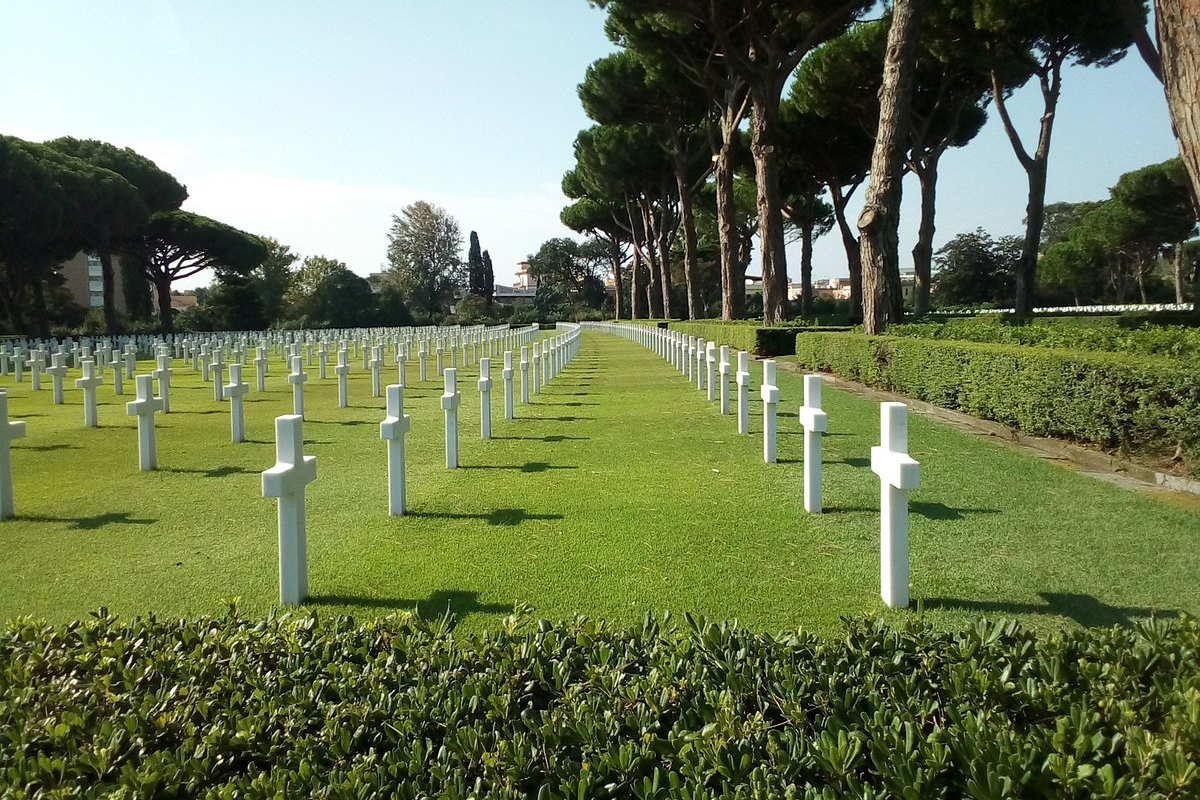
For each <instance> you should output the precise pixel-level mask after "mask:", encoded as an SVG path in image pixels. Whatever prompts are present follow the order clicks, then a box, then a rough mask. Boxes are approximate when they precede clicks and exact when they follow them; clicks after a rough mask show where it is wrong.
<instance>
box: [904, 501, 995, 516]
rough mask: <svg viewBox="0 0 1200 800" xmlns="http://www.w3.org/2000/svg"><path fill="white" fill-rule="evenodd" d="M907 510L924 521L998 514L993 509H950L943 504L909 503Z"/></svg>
mask: <svg viewBox="0 0 1200 800" xmlns="http://www.w3.org/2000/svg"><path fill="white" fill-rule="evenodd" d="M908 510H909V511H911V512H913V513H914V514H920V515H921V516H922V517H925V519H943V520H956V519H964V515H965V514H999V513H1000V511H999V510H998V509H995V508H951V507H950V506H948V505H946V504H945V503H925V502H909V504H908Z"/></svg>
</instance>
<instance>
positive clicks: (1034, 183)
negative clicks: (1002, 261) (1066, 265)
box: [973, 0, 1145, 314]
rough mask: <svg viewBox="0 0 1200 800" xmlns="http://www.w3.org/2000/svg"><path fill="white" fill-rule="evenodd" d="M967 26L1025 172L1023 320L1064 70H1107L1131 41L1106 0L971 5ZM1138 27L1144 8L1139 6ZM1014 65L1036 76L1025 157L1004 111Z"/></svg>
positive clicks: (1019, 282)
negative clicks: (1037, 104)
mask: <svg viewBox="0 0 1200 800" xmlns="http://www.w3.org/2000/svg"><path fill="white" fill-rule="evenodd" d="M973 3H974V4H973V12H974V22H975V27H976V30H977V33H978V35H979V36H980V37H981V39H982V41H983V48H982V52H983V53H984V54H985V55H986V56H987V57H988V62H989V70H990V75H991V80H992V100H993V102H994V103H995V106H996V113H997V115H998V116H999V117H1000V121H1001V123H1002V124H1003V125H1004V131H1005V133H1006V134H1007V135H1008V139H1009V142H1010V144H1011V145H1012V149H1013V153H1015V154H1016V157H1017V161H1019V162H1020V164H1021V167H1022V168H1023V169H1024V170H1025V173H1026V176H1027V179H1028V185H1029V200H1028V205H1027V207H1026V211H1025V238H1024V244H1023V246H1022V250H1021V264H1020V267H1019V269H1018V270H1017V279H1016V293H1015V297H1016V304H1015V305H1016V312H1017V313H1018V314H1028V313H1029V312H1030V311H1031V310H1032V308H1033V300H1034V293H1035V290H1036V280H1037V265H1038V248H1039V245H1040V243H1041V235H1042V224H1043V221H1044V218H1045V213H1044V212H1045V198H1046V176H1047V167H1048V164H1049V158H1050V140H1051V135H1052V133H1053V131H1054V121H1055V112H1056V110H1057V108H1058V100H1059V97H1060V96H1061V94H1062V77H1063V68H1064V67H1066V66H1069V65H1076V66H1083V67H1088V66H1095V67H1106V66H1110V65H1112V64H1115V63H1116V62H1117V61H1119V60H1120V59H1121V58H1122V57H1124V55H1125V51H1126V50H1127V49H1128V48H1129V46H1130V44H1131V43H1132V37H1131V36H1130V33H1129V30H1130V29H1129V26H1128V23H1127V21H1126V19H1125V17H1123V16H1122V12H1121V9H1120V7H1119V6H1118V4H1117V3H1115V2H1111V0H1104V1H1102V0H973ZM1138 8H1139V11H1140V14H1141V23H1140V24H1141V25H1143V26H1144V25H1145V3H1144V2H1141V3H1139V5H1138ZM1014 59H1023V60H1024V62H1025V68H1026V72H1027V74H1028V75H1029V76H1030V77H1035V78H1037V82H1038V87H1039V88H1040V90H1041V94H1042V104H1043V113H1042V114H1041V116H1040V119H1039V122H1038V130H1037V141H1036V144H1035V145H1034V148H1033V150H1032V151H1030V149H1029V148H1028V147H1027V146H1026V144H1025V143H1024V141H1023V140H1022V139H1021V135H1020V133H1019V132H1018V131H1017V128H1016V124H1015V123H1014V122H1013V120H1012V117H1011V116H1010V114H1009V113H1008V104H1007V100H1006V95H1007V91H1006V89H1005V76H1006V75H1007V74H1010V71H1011V65H1012V63H1013V60H1014Z"/></svg>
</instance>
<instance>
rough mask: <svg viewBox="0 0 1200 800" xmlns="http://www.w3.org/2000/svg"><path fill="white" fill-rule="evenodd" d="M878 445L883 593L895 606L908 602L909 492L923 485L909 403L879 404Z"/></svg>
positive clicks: (874, 460) (874, 453) (874, 463)
mask: <svg viewBox="0 0 1200 800" xmlns="http://www.w3.org/2000/svg"><path fill="white" fill-rule="evenodd" d="M879 428H880V434H879V441H880V444H879V446H878V447H872V448H871V471H872V472H874V473H875V474H876V475H878V476H879V487H880V532H879V533H880V539H879V592H880V596H882V597H883V602H884V603H886V604H887V605H888V606H890V607H892V608H897V607H899V608H904V607H906V606H907V605H908V492H909V490H911V489H916V488H917V486H919V485H920V479H921V471H920V470H921V467H920V464H918V463H917V462H916V461H914V460H913V459H912V458H911V457H910V456H909V455H908V406H906V405H904V404H903V403H880V404H879Z"/></svg>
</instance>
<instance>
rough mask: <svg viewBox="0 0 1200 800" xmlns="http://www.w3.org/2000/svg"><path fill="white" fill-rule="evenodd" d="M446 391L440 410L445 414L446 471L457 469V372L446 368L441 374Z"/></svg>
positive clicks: (458, 400) (460, 396)
mask: <svg viewBox="0 0 1200 800" xmlns="http://www.w3.org/2000/svg"><path fill="white" fill-rule="evenodd" d="M442 376H443V378H444V379H445V381H446V391H445V392H444V393H443V394H442V409H443V410H444V411H445V412H446V469H458V406H459V404H460V403H461V402H462V395H461V394H459V393H458V370H457V369H455V368H454V367H448V368H447V369H446V370H445V371H444V372H443V373H442Z"/></svg>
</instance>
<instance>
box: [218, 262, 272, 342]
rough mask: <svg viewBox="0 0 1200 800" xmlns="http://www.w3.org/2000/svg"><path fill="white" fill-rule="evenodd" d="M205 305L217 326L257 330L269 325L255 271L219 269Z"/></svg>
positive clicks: (219, 328) (237, 329) (228, 329)
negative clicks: (242, 271)
mask: <svg viewBox="0 0 1200 800" xmlns="http://www.w3.org/2000/svg"><path fill="white" fill-rule="evenodd" d="M204 307H205V309H206V310H207V312H208V315H209V320H211V322H212V324H213V325H214V326H215V328H216V329H217V330H223V331H256V330H262V329H264V328H266V327H267V326H268V322H269V321H268V319H267V316H266V314H265V313H264V310H263V303H262V296H261V295H260V293H259V291H258V287H257V285H256V283H255V281H254V277H253V275H252V274H250V275H247V274H243V273H239V272H233V271H229V270H221V269H219V270H217V278H216V280H215V281H214V282H213V284H212V285H211V286H210V288H209V291H208V296H207V297H206V298H205V302H204Z"/></svg>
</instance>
